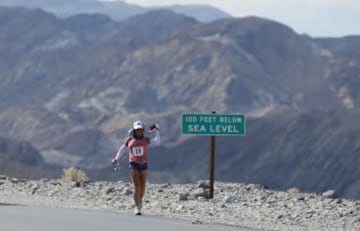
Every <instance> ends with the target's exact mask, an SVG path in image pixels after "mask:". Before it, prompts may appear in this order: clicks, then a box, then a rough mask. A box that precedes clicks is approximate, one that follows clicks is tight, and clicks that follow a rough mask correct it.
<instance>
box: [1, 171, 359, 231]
mask: <svg viewBox="0 0 360 231" xmlns="http://www.w3.org/2000/svg"><path fill="white" fill-rule="evenodd" d="M132 190H133V188H132V185H131V184H130V183H129V182H121V181H118V182H106V181H95V182H85V183H83V184H81V183H76V182H66V181H64V180H49V179H42V180H36V181H32V180H31V181H27V180H19V179H15V178H9V177H7V176H0V205H1V204H5V203H14V204H23V205H34V206H47V207H67V208H82V209H97V210H106V211H113V212H132V211H133V202H132ZM207 194H208V184H207V183H206V182H199V183H197V184H181V185H180V184H170V183H168V184H151V183H148V185H147V192H146V196H145V200H144V205H143V206H144V212H145V214H146V213H149V214H151V215H160V216H168V217H172V218H179V219H186V220H189V221H191V222H192V223H194V224H199V225H200V224H205V223H212V224H226V225H231V226H241V227H249V228H255V229H260V230H279V231H289V230H291V231H303V230H311V231H317V230H318V231H322V230H324V231H325V230H326V231H342V230H343V231H356V230H360V201H352V200H346V199H340V198H336V195H335V192H333V191H328V192H325V193H323V194H322V195H317V194H309V193H301V192H299V191H298V190H296V189H291V190H288V191H287V192H283V191H274V190H269V189H265V188H264V187H262V186H260V185H254V184H248V185H246V184H239V183H223V182H215V191H214V199H206V197H207Z"/></svg>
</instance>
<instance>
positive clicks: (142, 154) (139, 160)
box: [111, 120, 160, 215]
mask: <svg viewBox="0 0 360 231" xmlns="http://www.w3.org/2000/svg"><path fill="white" fill-rule="evenodd" d="M150 131H151V132H154V133H155V136H154V137H153V138H150V137H146V136H145V127H144V123H143V122H142V121H140V120H137V121H135V122H134V125H133V132H131V131H130V130H129V137H128V138H126V140H125V142H124V144H122V145H121V147H120V148H119V150H118V152H117V154H116V156H115V158H114V159H112V161H111V163H112V164H116V163H118V162H119V160H120V159H121V157H122V156H123V155H124V154H125V153H126V150H128V152H129V169H130V176H131V179H132V182H133V184H134V189H135V190H134V202H135V214H136V215H141V209H142V199H143V197H144V194H145V188H146V180H147V168H148V165H147V155H148V147H149V145H158V144H160V132H159V125H157V124H156V125H152V126H151V127H150Z"/></svg>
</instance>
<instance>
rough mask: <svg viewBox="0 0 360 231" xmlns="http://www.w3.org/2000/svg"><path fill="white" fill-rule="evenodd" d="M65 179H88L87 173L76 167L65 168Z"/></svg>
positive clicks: (80, 180)
mask: <svg viewBox="0 0 360 231" xmlns="http://www.w3.org/2000/svg"><path fill="white" fill-rule="evenodd" d="M63 173H64V175H63V179H65V180H67V181H72V182H83V181H85V180H87V179H88V178H87V176H86V173H85V172H83V171H81V170H79V169H76V168H74V167H71V168H67V169H63Z"/></svg>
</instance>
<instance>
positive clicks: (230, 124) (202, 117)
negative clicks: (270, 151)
mask: <svg viewBox="0 0 360 231" xmlns="http://www.w3.org/2000/svg"><path fill="white" fill-rule="evenodd" d="M182 133H183V134H184V135H209V136H211V137H210V179H209V180H210V192H209V198H210V199H212V198H213V197H214V178H215V177H214V172H215V136H219V135H222V136H244V135H245V116H244V115H240V114H215V112H212V114H183V115H182Z"/></svg>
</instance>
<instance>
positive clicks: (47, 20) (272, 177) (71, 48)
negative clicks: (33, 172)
mask: <svg viewBox="0 0 360 231" xmlns="http://www.w3.org/2000/svg"><path fill="white" fill-rule="evenodd" d="M0 31H1V35H0V78H1V81H0V135H2V136H4V137H8V138H10V139H12V140H26V141H27V142H29V143H31V145H33V146H34V147H35V148H36V149H37V150H38V151H39V153H40V154H41V157H42V159H43V161H44V163H43V164H42V166H46V165H49V164H51V165H56V166H57V167H58V168H63V167H69V166H76V167H79V168H83V169H85V170H86V172H88V174H89V175H90V176H91V177H93V178H95V179H115V177H119V176H117V175H118V174H117V173H116V172H112V168H111V167H110V166H109V160H110V158H111V157H112V156H113V155H114V153H115V152H116V149H117V147H119V145H120V142H121V140H122V139H123V138H124V136H125V134H126V131H127V130H128V128H129V126H130V125H131V124H132V122H133V120H135V119H142V120H144V121H146V122H147V123H148V124H150V123H153V122H159V123H160V124H161V133H162V140H163V144H162V145H161V146H160V147H156V148H154V149H152V153H153V155H152V156H151V158H153V159H151V168H152V170H153V172H152V175H151V176H150V177H151V180H153V181H158V182H160V181H162V180H171V181H175V182H189V181H194V180H196V179H199V178H205V177H206V176H207V174H208V173H207V168H208V152H209V151H208V148H209V143H208V137H192V136H184V135H182V134H181V124H180V123H181V113H184V112H187V113H189V112H190V113H191V112H197V113H198V112H201V113H209V112H211V111H217V113H242V114H245V115H246V117H247V128H246V130H247V133H246V136H245V137H232V138H229V137H220V138H218V140H217V150H218V154H217V156H218V157H217V158H218V159H217V165H216V166H217V167H216V171H217V172H216V178H217V179H221V180H223V181H241V182H249V183H250V182H256V183H261V184H263V185H267V186H269V187H273V188H279V189H285V188H287V187H292V186H296V187H299V188H301V189H302V190H305V191H323V190H327V189H335V190H336V191H337V192H338V193H340V195H341V196H346V197H354V198H358V195H357V193H356V192H357V191H358V190H359V189H360V185H359V183H358V180H357V179H358V178H359V174H360V173H358V171H357V166H358V165H357V162H358V161H359V159H358V157H357V152H358V151H359V142H360V141H359V137H358V134H357V130H358V128H357V122H358V121H359V119H358V118H359V116H358V115H359V109H358V108H359V102H360V100H359V97H358V94H357V92H358V88H359V83H360V82H359V81H357V79H358V77H359V63H360V56H359V55H358V53H357V51H356V49H355V48H354V47H357V44H359V43H360V38H359V37H356V36H355V37H346V38H323V39H321V38H318V39H313V38H311V37H307V36H303V35H299V34H296V33H295V32H294V31H293V30H292V29H291V28H289V27H287V26H286V25H283V24H280V23H278V22H274V21H271V20H267V19H262V18H257V17H247V18H237V19H224V20H219V21H216V22H212V23H207V24H203V23H199V22H197V21H195V20H194V19H193V18H189V17H187V16H184V15H181V14H176V13H173V12H171V11H167V10H160V11H159V10H158V11H152V12H148V13H146V14H143V15H137V16H134V17H131V18H129V19H127V20H125V21H122V22H116V21H113V20H112V19H111V18H109V17H107V16H104V15H85V14H82V15H77V16H74V17H70V18H66V19H60V18H57V17H55V16H54V15H52V14H50V13H47V12H45V11H42V10H28V9H24V8H6V7H2V8H0ZM199 144H200V145H199ZM44 168H45V167H44ZM125 169H126V167H124V168H123V171H125ZM2 171H4V170H2ZM179 172H181V174H179ZM49 174H50V173H49ZM123 175H124V177H126V178H127V177H128V175H127V174H123Z"/></svg>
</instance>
